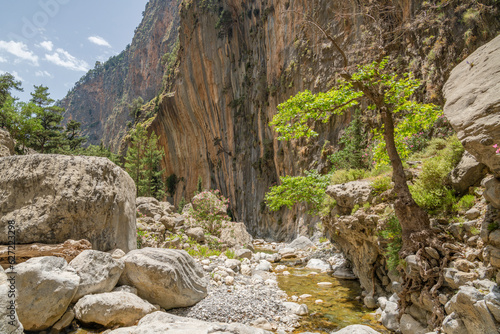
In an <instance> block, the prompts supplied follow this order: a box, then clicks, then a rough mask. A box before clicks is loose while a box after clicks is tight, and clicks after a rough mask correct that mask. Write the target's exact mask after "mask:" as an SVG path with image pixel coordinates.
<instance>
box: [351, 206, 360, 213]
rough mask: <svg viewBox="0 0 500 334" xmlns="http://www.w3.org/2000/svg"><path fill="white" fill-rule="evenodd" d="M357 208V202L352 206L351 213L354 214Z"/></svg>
mask: <svg viewBox="0 0 500 334" xmlns="http://www.w3.org/2000/svg"><path fill="white" fill-rule="evenodd" d="M358 210H359V204H354V207H353V208H352V211H351V215H353V214H355V213H356V211H358Z"/></svg>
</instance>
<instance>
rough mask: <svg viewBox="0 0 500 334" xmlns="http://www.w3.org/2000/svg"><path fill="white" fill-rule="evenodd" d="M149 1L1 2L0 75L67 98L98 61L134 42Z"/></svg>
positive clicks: (28, 87)
mask: <svg viewBox="0 0 500 334" xmlns="http://www.w3.org/2000/svg"><path fill="white" fill-rule="evenodd" d="M147 2H148V1H147V0H16V1H12V0H1V1H0V3H1V4H2V10H1V11H0V73H4V72H9V73H11V74H13V75H14V76H15V77H16V78H17V79H18V80H20V81H21V82H22V87H23V88H24V92H15V91H14V92H13V95H14V96H17V97H19V98H20V99H21V100H22V101H27V100H29V99H30V97H31V96H30V92H32V91H33V85H40V84H43V85H45V86H48V87H49V92H50V93H51V97H52V98H53V99H56V100H57V99H61V98H63V97H64V96H65V95H66V93H67V92H68V90H69V89H71V88H72V87H73V85H74V83H75V82H76V81H78V79H80V77H82V76H83V75H84V74H85V73H86V72H87V71H88V70H89V69H91V68H93V67H94V64H95V62H96V61H105V60H107V59H108V58H109V57H110V56H113V55H116V54H118V53H120V52H121V51H122V50H123V49H125V47H126V45H127V44H129V43H130V42H131V41H132V37H133V36H134V30H135V28H136V27H137V26H138V25H139V23H140V22H141V19H142V12H143V11H144V9H145V6H146V3H147Z"/></svg>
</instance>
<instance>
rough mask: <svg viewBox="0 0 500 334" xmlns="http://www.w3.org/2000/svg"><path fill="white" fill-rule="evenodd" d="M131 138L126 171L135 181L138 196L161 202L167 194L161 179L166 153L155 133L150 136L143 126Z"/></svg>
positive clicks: (132, 133) (134, 131) (133, 132)
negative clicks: (159, 144)
mask: <svg viewBox="0 0 500 334" xmlns="http://www.w3.org/2000/svg"><path fill="white" fill-rule="evenodd" d="M130 137H131V142H130V146H129V148H128V151H127V155H126V157H125V170H126V171H127V172H128V173H129V175H130V177H132V179H133V180H134V181H135V185H136V187H137V196H153V197H155V198H157V199H160V200H161V199H162V198H163V197H164V195H165V193H164V190H163V188H164V185H163V181H162V179H161V176H162V174H163V170H161V169H160V167H159V166H160V161H161V159H162V158H163V155H164V154H165V153H164V152H163V151H162V150H161V149H160V148H159V147H158V143H157V141H158V137H157V136H156V134H155V133H154V132H152V133H151V135H150V136H148V134H147V130H146V128H145V127H144V126H143V125H142V124H139V125H138V126H137V127H136V129H134V130H133V131H132V132H131V134H130Z"/></svg>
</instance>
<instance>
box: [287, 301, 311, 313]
mask: <svg viewBox="0 0 500 334" xmlns="http://www.w3.org/2000/svg"><path fill="white" fill-rule="evenodd" d="M283 306H284V307H285V308H286V309H287V311H288V312H290V313H292V314H296V315H307V314H309V310H308V308H307V305H306V304H298V303H294V302H283Z"/></svg>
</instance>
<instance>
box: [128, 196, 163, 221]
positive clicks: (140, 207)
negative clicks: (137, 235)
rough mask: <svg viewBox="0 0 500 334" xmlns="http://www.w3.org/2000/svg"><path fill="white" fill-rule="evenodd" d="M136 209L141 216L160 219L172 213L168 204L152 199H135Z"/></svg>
mask: <svg viewBox="0 0 500 334" xmlns="http://www.w3.org/2000/svg"><path fill="white" fill-rule="evenodd" d="M136 209H137V211H139V212H140V213H141V214H142V215H143V216H145V217H150V218H155V219H156V220H158V219H160V218H161V217H163V216H165V215H169V214H171V213H172V205H171V204H170V203H168V202H160V201H158V200H157V199H156V198H154V197H137V198H136Z"/></svg>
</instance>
